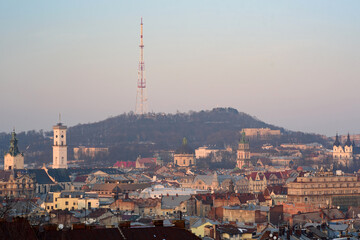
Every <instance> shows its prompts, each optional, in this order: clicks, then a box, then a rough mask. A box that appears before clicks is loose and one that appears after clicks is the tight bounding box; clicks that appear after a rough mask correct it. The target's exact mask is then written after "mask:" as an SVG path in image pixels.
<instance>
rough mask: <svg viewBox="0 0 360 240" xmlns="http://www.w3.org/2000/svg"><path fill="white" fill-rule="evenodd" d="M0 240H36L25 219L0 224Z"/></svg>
mask: <svg viewBox="0 0 360 240" xmlns="http://www.w3.org/2000/svg"><path fill="white" fill-rule="evenodd" d="M0 239H17V240H36V239H37V237H36V234H35V232H34V230H33V229H32V228H31V226H30V224H29V222H28V221H27V220H25V219H22V218H20V219H15V221H13V222H6V221H2V222H0Z"/></svg>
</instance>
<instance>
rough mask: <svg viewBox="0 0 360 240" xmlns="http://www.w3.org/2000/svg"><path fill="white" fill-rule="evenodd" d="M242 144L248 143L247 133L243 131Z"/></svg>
mask: <svg viewBox="0 0 360 240" xmlns="http://www.w3.org/2000/svg"><path fill="white" fill-rule="evenodd" d="M240 143H248V142H247V140H246V135H245V131H244V130H243V131H242V133H241V140H240Z"/></svg>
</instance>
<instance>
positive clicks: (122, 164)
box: [114, 161, 136, 168]
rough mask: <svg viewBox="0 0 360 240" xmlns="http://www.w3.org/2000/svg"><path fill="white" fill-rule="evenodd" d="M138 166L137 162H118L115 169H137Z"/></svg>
mask: <svg viewBox="0 0 360 240" xmlns="http://www.w3.org/2000/svg"><path fill="white" fill-rule="evenodd" d="M135 166H136V164H135V162H131V161H117V162H116V163H115V164H114V167H119V168H135Z"/></svg>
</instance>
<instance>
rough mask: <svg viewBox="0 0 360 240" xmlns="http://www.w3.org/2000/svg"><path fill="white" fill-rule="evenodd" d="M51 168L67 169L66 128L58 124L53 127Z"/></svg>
mask: <svg viewBox="0 0 360 240" xmlns="http://www.w3.org/2000/svg"><path fill="white" fill-rule="evenodd" d="M53 130H54V143H53V168H67V167H68V166H67V144H66V130H67V127H66V126H63V125H62V124H61V123H58V124H57V125H55V126H54V127H53Z"/></svg>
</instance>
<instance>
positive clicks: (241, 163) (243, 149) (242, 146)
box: [236, 131, 251, 169]
mask: <svg viewBox="0 0 360 240" xmlns="http://www.w3.org/2000/svg"><path fill="white" fill-rule="evenodd" d="M250 164H251V163H250V146H249V141H248V140H246V135H245V131H243V132H242V134H241V140H240V142H239V145H238V150H237V158H236V167H238V168H240V169H242V168H243V167H250Z"/></svg>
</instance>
